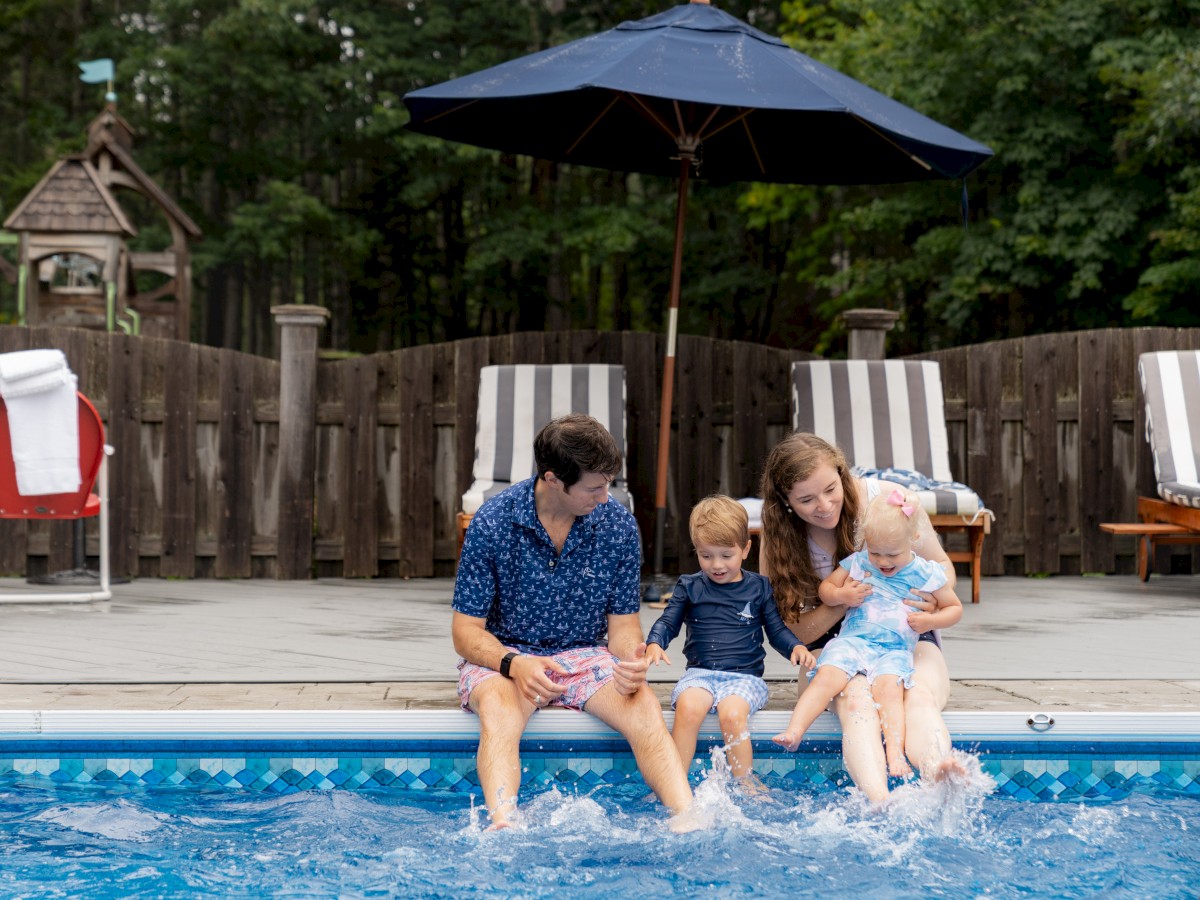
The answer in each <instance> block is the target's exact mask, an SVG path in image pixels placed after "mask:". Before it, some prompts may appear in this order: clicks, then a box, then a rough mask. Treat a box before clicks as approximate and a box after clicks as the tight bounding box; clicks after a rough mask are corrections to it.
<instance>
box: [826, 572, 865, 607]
mask: <svg viewBox="0 0 1200 900" xmlns="http://www.w3.org/2000/svg"><path fill="white" fill-rule="evenodd" d="M870 596H871V586H870V585H869V584H867V583H866V582H865V581H855V580H854V579H853V578H847V579H846V583H845V584H843V585H842V586H841V587H840V588H838V589H837V590H836V591H831V592H830V598H829V599H830V600H832V601H833V603H831V604H829V605H831V606H862V605H863V601H865V600H866V599H867V598H868V597H870ZM826 603H828V601H826Z"/></svg>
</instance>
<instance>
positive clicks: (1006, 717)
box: [0, 707, 1200, 749]
mask: <svg viewBox="0 0 1200 900" xmlns="http://www.w3.org/2000/svg"><path fill="white" fill-rule="evenodd" d="M789 715H790V714H789V713H788V712H786V711H773V710H765V711H762V712H759V713H757V714H755V715H754V716H752V717H751V720H750V732H751V736H752V738H753V739H755V740H760V739H768V738H770V737H771V736H772V735H774V734H777V733H778V732H780V731H782V730H784V728H785V727H786V725H787V722H788V718H789ZM666 717H667V724H668V725H670V724H671V720H672V717H673V716H672V714H671V713H670V712H669V711H668V712H666ZM944 718H945V722H946V727H947V728H948V729H949V731H950V736H951V739H952V740H953V741H955V742H969V741H1013V740H1017V741H1023V742H1029V741H1033V742H1055V741H1079V740H1081V739H1092V740H1103V741H1115V742H1121V741H1129V742H1148V741H1150V742H1164V743H1171V742H1178V743H1188V742H1192V743H1197V744H1198V749H1200V713H1198V712H1127V711H1113V712H1097V711H1076V710H1070V709H1053V710H1046V709H1045V708H1041V709H1038V708H1034V707H1031V708H1029V709H1027V710H1004V711H994V712H979V711H974V712H971V711H964V712H950V711H947V712H946V713H945V714H944ZM478 734H479V720H478V718H476V717H475V716H474V715H472V714H470V713H466V712H462V711H461V710H444V709H439V710H411V709H409V710H279V709H242V710H224V709H208V710H204V709H196V710H52V709H42V710H0V741H24V740H29V741H36V740H39V739H55V740H102V739H124V740H149V739H155V738H164V739H165V738H173V739H201V738H203V739H211V738H213V737H214V736H222V737H229V738H236V739H252V738H261V739H281V738H304V737H309V738H315V737H321V738H365V739H398V738H399V739H408V738H411V739H425V740H430V739H439V738H441V739H447V740H457V741H462V740H473V739H475V738H477V737H478ZM700 734H701V737H719V736H720V727H719V725H718V723H717V719H716V717H715V716H712V715H710V716H708V718H707V719H706V720H705V722H704V725H703V726H702V728H701V732H700ZM618 736H619V735H618V734H617V732H615V731H613V730H612V729H610V728H608V727H607V726H606V725H604V724H603V723H602V722H600V721H599V720H597V719H596V718H594V717H593V716H588V715H584V714H580V713H575V712H571V711H568V710H546V711H542V712H539V713H538V714H536V715H534V716H533V717H532V718H531V720H530V722H529V725H528V727H527V728H526V731H525V738H526V739H554V738H595V739H610V738H615V737H618ZM840 736H841V731H840V728H839V726H838V722H837V719H836V718H835V717H834V716H833V715H832V714H830V713H824V714H822V715H821V716H820V718H818V719H817V721H816V722H815V723H814V724H813V726H812V728H811V729H810V730H809V732H808V738H809V739H836V738H840Z"/></svg>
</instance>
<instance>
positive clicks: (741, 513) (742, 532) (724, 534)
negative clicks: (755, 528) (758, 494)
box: [688, 494, 750, 549]
mask: <svg viewBox="0 0 1200 900" xmlns="http://www.w3.org/2000/svg"><path fill="white" fill-rule="evenodd" d="M688 534H689V535H690V536H691V538H692V546H693V547H698V546H699V545H700V544H708V545H710V546H712V547H737V548H739V549H741V548H742V547H745V546H746V542H747V541H749V540H750V520H749V518H748V517H747V515H746V508H745V507H744V506H742V504H740V503H738V502H737V501H736V500H734V499H733V498H732V497H727V496H726V495H725V494H712V495H710V496H708V497H705V498H704V499H703V500H701V501H700V502H699V503H697V504H696V505H695V506H693V507H692V514H691V516H689V517H688Z"/></svg>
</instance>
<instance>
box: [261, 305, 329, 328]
mask: <svg viewBox="0 0 1200 900" xmlns="http://www.w3.org/2000/svg"><path fill="white" fill-rule="evenodd" d="M271 315H272V316H274V317H275V321H276V322H277V323H278V324H280V325H324V324H325V323H326V322H327V321H328V320H329V316H330V312H329V310H327V309H326V308H325V307H324V306H315V305H311V304H308V303H285V304H284V305H282V306H272V307H271Z"/></svg>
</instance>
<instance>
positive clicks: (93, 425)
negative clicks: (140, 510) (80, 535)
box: [0, 392, 112, 603]
mask: <svg viewBox="0 0 1200 900" xmlns="http://www.w3.org/2000/svg"><path fill="white" fill-rule="evenodd" d="M76 396H77V397H78V399H79V475H80V484H79V488H78V489H77V490H75V491H71V492H68V493H61V494H39V495H23V494H21V493H20V492H19V491H18V489H17V474H16V466H15V464H14V460H13V447H12V437H11V434H10V433H9V427H8V408H7V407H6V406H5V405H4V402H3V401H0V519H58V520H74V519H82V518H86V517H89V516H99V517H100V583H99V586H98V587H99V590H94V589H86V590H82V591H80V590H76V591H39V592H34V591H29V592H19V593H18V592H12V591H0V603H47V602H52V603H63V602H69V603H83V602H88V601H91V600H109V599H111V598H112V591H111V589H110V574H109V572H110V567H109V558H108V470H107V465H106V455H107V453H108V452H110V449H111V448H108V447H107V446H106V445H105V443H104V423H103V422H101V421H100V414H99V413H97V412H96V408H95V407H94V406H92V404H91V402H90V401H89V400H88V399H87V397H85V396H83V394H80V393H78V392H76ZM94 487H98V488H99V494H96V493H93V488H94Z"/></svg>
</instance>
